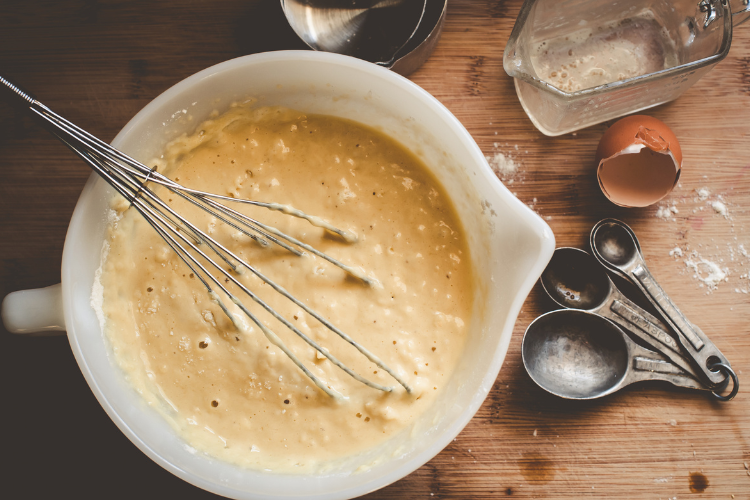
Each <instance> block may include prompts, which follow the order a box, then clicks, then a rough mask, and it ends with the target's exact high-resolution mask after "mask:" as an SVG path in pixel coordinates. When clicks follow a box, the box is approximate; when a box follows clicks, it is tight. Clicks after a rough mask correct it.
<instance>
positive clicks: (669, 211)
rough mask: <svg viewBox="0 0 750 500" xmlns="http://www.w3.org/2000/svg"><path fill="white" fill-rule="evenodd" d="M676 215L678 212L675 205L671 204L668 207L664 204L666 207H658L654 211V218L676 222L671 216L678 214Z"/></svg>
mask: <svg viewBox="0 0 750 500" xmlns="http://www.w3.org/2000/svg"><path fill="white" fill-rule="evenodd" d="M678 213H680V211H679V210H677V206H676V205H674V204H673V205H672V206H671V207H670V206H669V204H666V205H660V206H659V207H658V208H657V209H656V214H655V215H656V217H658V218H660V219H672V221H676V220H677V219H675V218H674V217H673V216H674V215H675V214H678Z"/></svg>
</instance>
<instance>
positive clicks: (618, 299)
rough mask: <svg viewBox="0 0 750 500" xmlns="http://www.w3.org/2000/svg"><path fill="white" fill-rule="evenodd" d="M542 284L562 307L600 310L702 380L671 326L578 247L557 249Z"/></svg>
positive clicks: (544, 274) (541, 279)
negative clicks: (627, 293) (623, 289)
mask: <svg viewBox="0 0 750 500" xmlns="http://www.w3.org/2000/svg"><path fill="white" fill-rule="evenodd" d="M540 281H541V283H542V288H544V291H545V292H547V295H549V297H550V298H551V299H552V300H553V301H555V302H556V303H557V304H558V305H559V306H560V307H564V308H566V309H581V310H583V311H589V312H592V313H596V314H599V315H601V316H604V317H605V318H607V319H609V320H611V321H613V322H615V323H617V324H618V325H619V326H621V327H622V328H625V329H626V330H628V331H630V332H632V333H633V334H634V335H635V336H637V337H638V338H639V339H641V340H643V341H644V342H646V343H647V344H648V345H650V346H651V347H652V348H653V349H654V350H656V351H657V352H658V353H659V354H662V355H663V356H664V357H665V358H666V359H668V360H669V361H671V362H672V363H674V364H676V365H677V366H679V367H680V368H682V369H683V370H685V371H686V372H687V373H688V374H690V375H692V376H693V377H695V378H696V379H697V380H701V377H700V376H699V375H698V374H697V373H696V372H695V369H694V368H693V367H692V366H691V365H690V362H689V361H688V360H687V359H685V358H684V357H682V354H681V353H680V346H679V345H678V344H677V342H676V341H675V340H674V339H673V338H672V336H671V335H670V334H669V333H668V331H669V327H667V326H666V325H665V324H664V323H662V322H661V320H659V319H658V318H656V317H655V316H653V315H651V314H650V313H649V312H647V311H645V310H643V309H642V308H640V307H638V306H637V305H636V304H635V303H633V302H632V301H630V300H629V299H628V298H627V297H625V296H624V295H623V294H622V292H621V291H620V290H618V289H617V287H616V286H615V284H614V283H612V280H611V279H609V276H607V273H606V272H605V271H604V269H603V268H602V266H601V265H600V264H599V262H597V260H596V259H595V258H594V257H592V256H591V255H589V254H588V252H585V251H584V250H579V249H578V248H570V247H563V248H558V249H556V250H555V253H554V254H553V255H552V260H550V262H549V264H547V268H546V269H545V270H544V272H543V273H542V277H541V278H540Z"/></svg>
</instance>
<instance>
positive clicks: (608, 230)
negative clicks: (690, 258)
mask: <svg viewBox="0 0 750 500" xmlns="http://www.w3.org/2000/svg"><path fill="white" fill-rule="evenodd" d="M591 249H592V251H593V252H594V257H596V258H597V260H598V261H599V262H601V263H602V265H604V267H606V268H607V269H609V270H610V271H612V272H614V273H617V274H618V275H620V276H622V277H623V278H626V279H628V280H629V281H631V282H632V283H633V284H635V285H636V286H637V287H638V288H640V289H641V291H642V292H643V293H644V294H646V297H647V298H648V300H650V301H651V303H652V304H654V306H655V307H656V308H657V310H658V311H660V312H661V314H662V316H663V317H664V319H665V320H666V322H667V324H668V325H669V326H670V327H671V328H672V329H673V330H674V331H675V332H677V338H678V341H679V342H680V344H681V345H682V347H683V349H684V350H685V352H686V353H687V354H688V356H689V357H690V358H691V359H692V360H693V361H694V363H695V366H696V368H697V370H696V371H697V372H698V373H700V374H701V376H702V378H703V379H704V380H707V381H708V382H709V384H710V385H711V386H712V387H714V386H716V385H718V384H721V383H722V382H725V381H726V380H728V376H731V377H732V379H733V380H734V381H735V387H734V388H733V390H732V392H733V393H735V392H736V391H735V389H737V386H736V384H737V382H736V380H737V375H736V374H735V373H734V371H733V370H732V369H731V367H730V364H729V361H728V360H727V358H726V357H724V355H723V354H722V353H721V351H719V349H718V348H717V347H716V346H715V345H714V344H713V342H711V341H710V340H709V338H708V337H707V336H706V334H705V333H703V332H702V331H701V330H700V328H698V327H697V326H695V325H693V324H692V323H690V322H689V321H688V320H687V318H686V317H685V315H684V314H682V312H680V310H679V309H677V306H675V305H674V303H673V302H672V301H671V300H670V299H669V297H668V296H667V294H666V292H665V291H664V290H663V289H662V288H661V287H660V286H659V284H658V283H657V282H656V280H655V279H654V277H653V276H652V275H651V272H649V270H648V267H646V262H645V261H644V259H643V254H642V253H641V245H640V243H639V242H638V238H636V236H635V233H634V232H633V230H632V229H630V227H628V225H627V224H625V223H623V222H620V221H619V220H616V219H604V220H602V221H600V222H599V223H597V224H596V225H595V226H594V228H593V229H592V230H591ZM714 370H716V371H714ZM722 372H724V373H722ZM717 397H719V398H720V399H721V397H720V396H718V395H717Z"/></svg>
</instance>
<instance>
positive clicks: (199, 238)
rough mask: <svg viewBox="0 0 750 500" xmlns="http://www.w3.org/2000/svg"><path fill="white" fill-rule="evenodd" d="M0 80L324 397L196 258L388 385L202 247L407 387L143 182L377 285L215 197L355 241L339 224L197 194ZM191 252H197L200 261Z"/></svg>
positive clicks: (261, 239) (264, 241)
mask: <svg viewBox="0 0 750 500" xmlns="http://www.w3.org/2000/svg"><path fill="white" fill-rule="evenodd" d="M0 83H2V84H4V85H5V86H6V87H7V88H9V89H10V90H12V91H14V92H15V93H16V95H17V96H18V97H19V98H21V99H23V100H24V101H26V103H27V104H29V109H30V110H31V111H32V112H33V113H34V114H36V115H37V116H38V117H39V118H41V119H42V120H43V121H44V122H46V123H47V124H49V125H50V126H51V127H52V132H53V134H54V135H55V136H57V137H58V138H59V139H60V140H61V141H62V142H63V143H64V144H65V145H67V146H68V148H70V149H71V150H72V151H73V152H74V153H76V154H77V155H78V156H79V157H80V158H82V159H83V160H84V161H85V162H86V163H87V164H88V165H89V166H90V167H91V168H92V169H93V170H94V171H95V172H97V173H98V174H99V175H100V176H101V177H102V178H103V179H104V180H106V181H107V182H108V183H109V184H110V185H111V186H112V188H113V189H114V190H115V191H117V192H118V193H119V194H120V195H121V196H123V197H124V198H125V199H126V200H127V201H128V202H129V203H130V204H131V207H133V208H135V209H136V210H137V211H138V212H139V213H140V214H141V215H142V216H143V217H144V218H145V220H146V221H147V222H148V223H149V225H150V226H151V227H152V228H153V229H154V230H155V231H156V232H157V234H158V235H159V236H160V237H161V238H162V239H163V240H164V241H165V243H166V244H167V245H168V246H169V247H170V248H171V249H172V250H173V251H174V252H175V253H176V254H177V255H178V257H179V258H180V259H181V260H182V262H184V263H185V265H187V267H188V268H189V269H190V270H191V272H192V273H193V275H194V276H196V277H197V278H198V279H199V280H200V282H201V283H202V284H203V286H204V287H205V288H206V290H207V292H208V294H209V296H210V297H211V300H212V301H213V302H215V303H216V304H218V305H219V307H220V308H221V309H222V311H223V312H224V313H225V314H226V315H227V317H229V319H230V320H231V321H232V323H233V324H234V325H235V327H237V328H238V329H240V330H244V329H245V328H246V327H245V326H244V323H241V322H240V320H239V318H238V317H237V316H236V315H235V314H233V313H232V312H231V311H230V310H229V309H228V308H227V306H226V304H224V302H223V301H222V300H221V298H220V296H219V295H218V294H217V293H216V292H215V291H214V289H213V288H212V284H213V285H215V286H216V288H217V290H219V291H221V292H222V293H223V294H224V295H226V297H228V298H229V300H231V301H232V303H234V304H235V305H236V306H237V307H238V308H239V309H240V310H241V311H242V312H243V314H245V315H246V316H247V317H248V318H249V319H250V320H251V321H252V322H253V323H254V324H255V325H257V326H258V328H260V330H261V331H262V332H263V334H264V335H265V336H266V338H267V339H268V340H269V341H270V342H272V343H273V344H274V345H275V346H277V347H278V348H279V349H281V350H282V351H283V352H284V354H286V355H287V357H289V358H290V359H291V360H292V362H294V363H295V364H296V365H297V367H298V368H299V369H300V370H302V372H303V373H304V374H305V375H306V376H307V377H308V378H310V380H312V381H313V383H314V384H315V385H316V386H317V387H319V388H320V389H321V390H322V391H324V392H325V393H326V394H328V395H329V396H331V397H334V398H341V397H343V396H342V395H341V394H340V393H339V392H337V391H335V390H334V389H333V388H331V387H330V385H328V384H327V383H325V382H324V381H322V380H321V379H320V378H319V377H317V376H316V375H315V374H313V373H312V372H311V371H310V370H309V369H308V368H307V367H306V366H305V365H304V363H302V361H301V360H300V359H299V358H298V357H297V356H296V355H295V353H294V352H293V351H292V350H291V349H289V348H288V347H287V346H286V344H284V342H283V341H282V340H281V338H279V336H278V335H277V334H276V333H275V332H273V330H271V329H270V328H269V327H268V326H267V325H265V324H264V322H263V321H262V320H260V318H258V317H257V316H256V315H255V314H253V313H252V312H251V311H250V310H249V309H248V308H247V307H246V306H245V304H243V302H242V301H241V300H239V299H238V298H237V297H236V296H235V295H234V294H233V293H232V292H231V291H230V290H229V289H228V288H227V287H226V286H225V285H224V284H223V283H222V282H221V280H220V279H218V278H217V277H216V276H214V274H213V273H212V272H211V271H210V270H209V269H208V268H207V267H206V265H204V263H203V262H201V260H200V259H202V260H203V261H205V262H206V264H207V265H208V266H210V267H211V268H214V269H216V270H218V271H219V273H221V275H223V276H224V277H225V279H226V281H227V282H230V281H231V282H232V283H233V284H234V286H236V287H237V288H238V289H239V290H240V291H241V292H243V293H244V294H245V295H247V296H248V297H250V298H251V299H252V300H253V301H254V302H255V303H256V304H258V305H259V306H260V307H262V308H263V309H264V310H265V311H267V312H268V313H269V314H271V316H272V317H273V318H275V319H276V320H277V321H279V322H280V323H281V324H283V325H284V326H286V327H287V328H288V329H290V330H291V331H292V332H294V333H295V334H296V335H297V336H299V337H300V338H301V339H302V340H304V341H305V342H306V343H307V344H308V345H310V346H311V347H312V348H313V349H315V350H316V351H317V352H319V353H321V354H322V355H323V356H325V357H326V358H327V359H328V360H330V361H331V362H332V363H333V364H334V365H335V366H337V367H338V368H340V369H341V370H343V371H344V372H345V373H347V374H348V375H349V376H351V377H352V378H354V379H355V380H357V381H359V382H361V383H363V384H365V385H367V386H369V387H372V388H374V389H378V390H381V391H385V392H391V391H393V388H392V387H388V386H383V385H380V384H377V383H375V382H372V381H370V380H367V379H365V378H364V377H362V376H360V375H359V374H358V373H356V372H354V371H353V370H351V369H350V368H349V367H347V366H346V365H345V364H344V363H343V362H341V361H340V360H339V359H338V358H337V357H336V356H334V355H333V354H331V353H330V352H329V350H328V349H326V348H324V347H322V346H320V345H319V344H318V343H317V342H315V341H314V340H313V339H311V338H310V337H308V336H307V335H305V334H304V333H303V332H302V331H300V330H299V329H298V328H297V327H296V326H295V325H294V324H292V323H291V322H290V321H289V320H287V319H286V318H285V317H284V316H282V315H281V314H279V313H278V312H277V311H275V310H274V309H273V308H272V307H271V306H270V305H268V304H267V303H266V302H265V301H263V300H262V299H261V298H260V297H258V296H257V295H256V294H255V293H253V292H252V291H251V290H250V289H249V288H248V287H247V286H246V285H244V284H243V283H241V282H240V281H239V280H238V279H237V278H236V277H235V276H234V275H233V274H232V273H230V272H229V271H228V270H227V269H225V268H224V267H222V266H221V265H219V264H218V263H217V262H216V261H215V260H214V259H212V258H211V257H209V255H208V254H207V253H206V252H205V251H204V250H202V249H201V248H200V247H204V248H205V249H206V250H207V251H209V252H211V253H213V254H215V255H217V256H218V257H219V258H220V259H221V261H223V262H224V263H225V264H226V265H227V267H228V268H229V269H231V270H232V271H233V272H234V273H236V274H243V273H244V271H245V270H249V271H250V272H252V273H253V274H254V275H256V276H257V277H258V278H259V279H261V280H262V281H263V282H264V283H266V284H268V285H270V286H271V288H273V290H274V291H276V292H278V293H280V294H281V295H283V296H284V297H285V298H287V299H288V300H290V301H291V302H292V303H294V304H295V305H297V306H298V307H300V308H302V309H303V310H304V311H305V312H307V313H308V314H309V315H311V316H312V317H313V318H315V319H316V320H317V321H319V322H320V323H321V324H323V325H324V326H325V327H326V328H328V329H329V330H331V331H332V332H334V333H336V334H337V335H338V336H339V337H340V338H342V339H343V340H345V341H346V342H347V343H349V344H350V345H352V346H353V347H355V348H356V349H357V350H358V351H359V352H360V353H361V354H362V355H364V356H365V357H366V358H367V359H368V360H369V361H370V362H372V363H374V364H375V365H376V366H377V367H379V368H380V369H382V370H384V371H385V372H386V373H388V374H389V375H390V376H392V377H393V378H394V379H395V380H396V381H397V382H398V383H399V384H400V385H402V386H403V387H404V389H406V391H407V392H412V389H411V387H410V386H409V385H408V384H407V383H406V381H405V380H404V379H403V377H401V376H400V375H399V374H398V373H396V372H395V371H394V370H392V369H391V368H389V367H388V366H387V365H385V363H383V361H382V360H381V359H380V358H378V357H377V356H376V355H375V354H373V353H372V352H370V351H369V350H368V349H366V348H365V347H364V346H363V345H361V344H360V343H358V342H357V341H355V340H354V339H352V338H351V337H350V336H349V335H347V334H346V333H344V332H343V331H341V330H340V329H339V328H338V327H336V326H335V325H333V324H332V323H331V322H330V321H328V320H327V319H326V318H324V317H323V316H322V315H320V314H319V313H318V312H316V311H315V310H313V309H312V308H311V307H309V306H307V305H306V304H305V303H304V302H302V301H300V300H299V299H297V298H296V297H294V296H293V295H292V294H290V293H289V292H288V291H287V290H286V289H285V288H284V287H282V286H281V285H279V284H277V283H276V282H274V281H273V280H271V279H270V278H268V277H267V276H265V275H264V274H263V273H261V272H260V271H259V270H258V269H256V268H255V267H253V266H252V265H250V264H249V263H248V262H246V261H245V260H243V259H242V258H240V257H239V256H237V255H236V254H235V253H233V252H232V251H230V250H229V249H228V248H226V247H225V246H224V245H222V244H221V243H220V242H218V241H217V240H216V239H214V238H213V237H211V236H210V235H208V234H207V233H205V232H204V231H202V230H200V229H199V228H198V227H196V226H195V225H194V224H193V223H191V222H190V221H189V220H187V219H186V218H185V217H184V216H182V215H181V214H179V213H178V212H177V211H176V210H174V209H173V208H172V207H170V206H169V205H167V204H166V203H165V202H164V201H163V200H162V199H161V198H160V197H159V196H158V195H157V194H155V193H154V192H153V191H152V190H151V188H150V187H149V186H148V185H149V184H150V183H154V184H158V185H161V186H163V187H164V188H166V189H168V190H169V191H170V192H172V193H174V194H176V195H178V196H181V197H182V198H183V199H185V200H186V201H188V202H190V203H191V204H193V205H195V206H196V207H198V208H200V209H201V210H203V211H205V212H206V213H208V214H210V215H211V216H213V217H216V218H217V219H218V220H220V221H222V222H223V223H225V224H227V225H228V226H229V227H232V228H233V229H235V230H237V231H240V232H241V233H242V234H245V235H247V236H248V237H250V238H252V239H253V240H254V241H256V242H257V243H259V244H260V245H261V246H264V247H265V246H268V245H269V243H268V241H271V242H273V243H274V244H277V245H279V246H280V247H282V248H284V249H286V250H288V251H290V252H292V253H293V254H295V255H297V256H302V255H304V254H305V251H307V252H310V253H312V254H314V255H316V256H319V257H321V258H323V259H325V260H327V261H328V262H330V263H332V264H334V265H336V266H338V267H339V268H341V269H343V270H344V271H346V272H348V273H349V274H351V275H353V276H355V277H357V278H359V279H360V280H361V281H363V282H364V283H367V284H369V285H377V284H378V282H377V280H375V279H373V278H370V277H368V276H366V275H365V274H364V272H362V271H360V270H358V269H356V268H353V267H351V266H348V265H346V264H344V263H343V262H341V261H339V260H337V259H335V258H333V257H331V256H329V255H327V254H325V253H323V252H320V251H319V250H317V249H315V248H314V247H312V246H310V245H308V244H306V243H304V242H302V241H299V240H297V239H296V238H294V237H292V236H290V235H288V234H285V233H283V232H282V231H279V230H278V229H276V228H274V227H273V226H269V225H266V224H263V223H262V222H260V221H258V220H256V219H253V218H251V217H249V216H247V215H245V214H243V213H241V212H239V211H237V210H234V209H232V208H229V207H227V206H226V205H224V204H223V203H220V202H227V201H228V202H237V203H242V204H250V205H255V206H259V207H264V208H267V209H269V210H275V211H279V212H281V213H284V214H287V215H291V216H294V217H298V218H302V219H305V220H307V221H308V222H309V223H311V224H313V225H315V226H318V227H322V228H324V229H325V230H327V231H330V232H333V233H335V234H337V235H339V236H340V237H341V238H343V239H344V240H346V241H347V242H353V241H356V237H355V236H354V235H352V234H351V233H349V232H347V231H342V230H341V229H338V228H336V227H334V226H332V225H330V224H329V223H327V222H326V221H323V220H322V219H320V218H318V217H315V216H311V215H308V214H305V213H304V212H302V211H299V210H296V209H294V208H292V207H289V206H287V205H281V204H277V203H264V202H257V201H254V200H246V199H239V198H231V197H228V196H223V195H218V194H214V193H208V192H205V191H200V190H197V189H192V188H188V187H185V186H182V185H180V184H178V183H177V182H175V181H173V180H172V179H169V178H168V177H166V176H164V175H163V174H161V173H159V172H158V171H157V169H156V167H153V168H149V167H147V166H146V165H144V164H142V163H140V162H138V161H136V160H134V159H133V158H131V157H130V156H128V155H126V154H124V153H122V152H120V151H118V150H117V149H115V148H113V147H112V146H110V145H109V144H107V143H105V142H104V141H102V140H100V139H98V138H97V137H95V136H93V135H92V134H90V133H88V132H86V131H85V130H83V129H81V128H80V127H78V126H76V125H75V124H73V123H71V122H70V121H68V120H66V119H65V118H63V117H61V116H60V115H58V114H56V113H54V112H53V111H52V110H50V109H49V108H48V107H47V106H45V105H44V104H42V103H41V102H39V101H38V100H36V99H33V98H32V97H30V96H29V95H28V94H26V93H25V92H23V91H21V90H20V89H19V88H18V87H16V86H14V85H13V84H11V83H10V82H9V81H8V80H7V79H5V78H3V77H1V76H0ZM282 240H283V241H282ZM295 247H299V248H301V249H302V250H298V249H297V248H295ZM198 256H199V257H200V259H199V257H198Z"/></svg>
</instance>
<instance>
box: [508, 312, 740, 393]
mask: <svg viewBox="0 0 750 500" xmlns="http://www.w3.org/2000/svg"><path fill="white" fill-rule="evenodd" d="M521 354H522V357H523V365H524V367H525V368H526V371H527V372H528V373H529V376H530V377H531V379H532V380H533V381H534V382H536V383H537V385H539V387H541V388H542V389H544V390H546V391H547V392H550V393H552V394H554V395H556V396H560V397H562V398H567V399H595V398H600V397H602V396H606V395H607V394H612V393H613V392H616V391H619V390H620V389H622V388H623V387H625V386H627V385H630V384H632V383H635V382H640V381H643V380H662V381H666V382H669V383H671V384H673V385H676V386H678V387H687V388H690V389H699V390H708V389H707V388H706V387H705V386H704V385H703V384H701V383H700V382H698V381H697V380H695V379H693V378H692V377H688V376H686V375H684V372H683V371H682V370H681V369H680V368H678V367H677V366H675V365H673V364H672V363H670V362H668V361H664V360H663V359H660V358H657V357H655V356H654V353H652V352H651V351H649V350H647V349H645V348H643V347H641V346H639V345H638V344H636V343H635V342H633V341H632V340H630V339H629V338H628V336H627V335H625V333H624V332H623V331H622V330H620V328H619V327H618V326H617V325H615V324H614V323H612V322H611V321H609V320H608V319H606V318H603V317H602V316H599V315H597V314H593V313H590V312H587V311H579V310H575V309H561V310H557V311H552V312H548V313H547V314H543V315H541V316H539V317H538V318H537V319H535V320H534V321H533V322H532V323H531V324H530V325H529V327H528V328H527V329H526V333H524V336H523V344H522V346H521ZM735 393H736V386H735V387H734V388H733V391H732V394H730V396H731V397H733V396H734V394H735Z"/></svg>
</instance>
